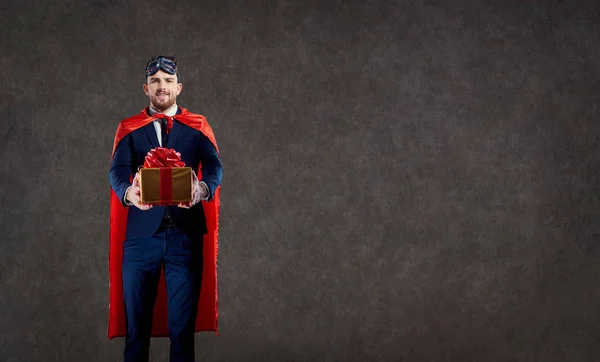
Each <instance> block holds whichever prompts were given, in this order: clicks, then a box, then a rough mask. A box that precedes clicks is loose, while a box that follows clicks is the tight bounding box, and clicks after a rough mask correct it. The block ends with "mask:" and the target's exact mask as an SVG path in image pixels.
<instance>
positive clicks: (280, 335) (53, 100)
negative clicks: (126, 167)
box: [0, 0, 600, 362]
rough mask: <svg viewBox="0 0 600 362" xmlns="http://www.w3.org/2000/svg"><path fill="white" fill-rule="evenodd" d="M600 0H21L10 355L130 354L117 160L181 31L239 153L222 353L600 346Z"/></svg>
mask: <svg viewBox="0 0 600 362" xmlns="http://www.w3.org/2000/svg"><path fill="white" fill-rule="evenodd" d="M599 8H600V6H599V5H598V3H597V2H594V1H587V2H586V1H542V2H539V1H516V0H514V1H438V2H435V1H383V0H378V1H376V0H371V1H323V0H321V1H319V0H312V1H308V0H303V1H300V0H298V1H292V0H286V1H266V0H265V1H225V0H210V1H173V2H167V1H156V0H147V1H141V0H129V1H121V2H119V1H75V0H72V1H61V2H46V1H41V0H37V1H36V0H18V1H3V2H2V6H1V15H0V31H1V36H0V39H1V45H2V47H1V51H0V69H1V70H0V77H1V78H0V81H1V82H0V102H1V105H0V106H1V112H0V113H1V114H2V127H1V131H0V132H1V136H2V141H1V142H0V150H1V154H0V173H1V181H2V184H1V187H0V202H1V205H2V207H1V208H0V222H1V224H2V231H3V237H2V238H1V242H0V255H1V259H0V283H1V284H0V285H1V288H0V309H1V310H2V311H3V313H2V316H1V317H0V329H1V331H2V332H1V334H0V361H6V362H17V361H19V362H21V361H45V362H50V361H118V360H120V358H121V355H122V348H123V339H121V338H120V339H115V340H112V341H109V340H108V339H107V337H106V326H107V311H108V270H107V263H108V200H109V192H110V189H109V183H108V168H109V165H110V155H111V148H112V142H113V137H114V133H115V130H116V127H117V124H118V122H119V120H121V119H123V118H125V117H128V116H131V115H133V114H136V113H137V112H139V111H140V110H141V109H142V108H143V107H144V106H145V105H146V103H147V98H146V96H145V95H144V93H143V92H142V82H143V81H144V75H143V68H144V66H145V64H146V61H147V60H148V59H149V58H151V57H152V56H153V55H156V54H162V53H167V54H174V55H176V56H177V57H178V60H179V64H180V67H181V70H182V76H183V79H182V81H183V84H184V89H183V93H182V94H181V96H180V97H179V104H180V105H182V106H184V107H186V108H188V109H190V110H192V111H194V112H197V113H202V114H204V115H205V116H206V117H207V118H208V120H209V122H210V123H211V125H212V126H213V129H214V131H215V134H216V136H217V140H218V142H219V146H220V149H221V154H222V162H223V165H224V179H223V184H222V199H223V205H222V214H221V217H222V219H221V234H220V235H221V238H220V254H219V288H220V295H219V297H220V333H221V335H220V336H216V335H215V334H214V333H209V332H206V333H200V334H198V335H197V339H196V340H197V356H198V360H199V361H260V362H264V361H461V362H463V361H544V362H550V361H569V362H575V361H597V360H598V352H600V347H598V346H599V345H600V327H599V325H600V310H599V308H600V283H599V277H600V247H599V246H598V241H599V239H600V238H599V230H598V229H599V225H600V221H599V220H598V217H599V216H600V211H599V206H600V198H599V195H600V193H599V191H598V176H599V171H598V170H599V168H598V165H599V161H600V150H599V147H598V142H599V140H600V137H599V135H600V126H599V125H598V113H599V112H598V111H599V99H600V81H599V79H600V60H599V55H600V45H599V44H600V28H599V24H600V16H599ZM151 353H152V361H166V360H167V357H168V340H167V339H157V340H155V341H154V342H153V345H152V348H151Z"/></svg>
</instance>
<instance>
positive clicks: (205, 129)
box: [108, 108, 221, 339]
mask: <svg viewBox="0 0 600 362" xmlns="http://www.w3.org/2000/svg"><path fill="white" fill-rule="evenodd" d="M174 118H175V119H176V120H178V121H180V122H181V123H183V124H185V125H187V126H190V127H192V128H194V129H197V130H198V131H200V132H202V133H203V134H204V135H205V136H206V137H208V139H209V140H210V141H211V142H212V144H213V145H214V146H215V148H216V149H217V153H218V152H219V149H218V148H217V142H216V140H215V136H214V134H213V131H212V129H211V128H210V126H209V124H208V122H207V121H206V118H204V117H203V116H201V115H198V114H193V113H190V112H188V110H187V109H185V108H181V114H177V115H175V116H174ZM152 120H154V118H153V117H151V116H149V115H148V114H147V113H146V111H145V110H143V111H142V112H141V113H139V114H138V115H136V116H133V117H131V118H127V119H125V120H123V121H121V123H120V124H119V127H118V128H117V133H116V135H115V141H114V144H113V151H112V156H114V153H115V149H116V148H117V145H118V144H119V142H120V141H121V140H122V139H123V137H125V136H126V135H127V134H129V133H130V132H132V131H134V130H136V129H138V128H140V127H143V126H145V125H147V124H148V123H150V122H152ZM112 156H111V157H112ZM198 178H199V179H201V178H202V173H201V168H200V167H199V168H198ZM220 193H221V187H220V186H219V187H218V188H217V189H216V190H215V193H214V195H213V199H212V200H211V201H210V202H205V201H202V206H203V207H204V215H205V217H206V226H207V228H208V233H207V234H206V235H204V268H203V273H202V290H201V292H200V300H199V302H198V317H197V318H196V329H195V331H196V332H200V331H215V332H216V333H217V335H218V328H217V319H218V306H217V253H218V229H219V209H220V205H221V202H220ZM127 211H128V209H127V208H126V207H124V206H123V204H122V203H121V201H120V200H119V198H118V197H117V194H116V193H115V191H114V190H112V188H111V198H110V246H109V253H108V273H109V294H110V295H109V306H108V338H109V339H113V338H115V337H124V336H125V330H126V329H125V307H124V304H123V279H122V274H121V270H122V269H121V267H122V262H123V242H124V241H125V228H126V226H127ZM167 311H168V309H167V291H166V285H165V279H164V271H163V273H161V277H160V282H159V285H158V292H157V296H156V304H155V306H154V319H153V324H152V337H166V336H168V335H169V328H168V324H167V321H168V316H167Z"/></svg>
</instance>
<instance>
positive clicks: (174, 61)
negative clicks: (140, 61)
mask: <svg viewBox="0 0 600 362" xmlns="http://www.w3.org/2000/svg"><path fill="white" fill-rule="evenodd" d="M160 58H164V59H169V60H170V61H172V62H173V63H175V66H177V58H175V57H174V56H172V55H157V56H155V57H152V59H150V60H149V61H148V63H146V69H148V66H149V65H150V63H152V62H153V61H155V60H157V59H160ZM147 80H148V77H147V76H146V81H147ZM177 83H181V75H180V74H179V67H177Z"/></svg>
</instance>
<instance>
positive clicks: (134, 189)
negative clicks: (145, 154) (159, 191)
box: [125, 172, 152, 210]
mask: <svg viewBox="0 0 600 362" xmlns="http://www.w3.org/2000/svg"><path fill="white" fill-rule="evenodd" d="M125 198H126V199H127V201H129V202H131V203H132V204H133V206H135V207H137V208H138V209H140V210H149V209H151V208H152V205H148V204H144V203H142V200H141V195H140V173H139V172H137V173H136V174H135V177H134V178H133V184H132V185H131V187H130V188H129V189H128V190H127V195H126V196H125Z"/></svg>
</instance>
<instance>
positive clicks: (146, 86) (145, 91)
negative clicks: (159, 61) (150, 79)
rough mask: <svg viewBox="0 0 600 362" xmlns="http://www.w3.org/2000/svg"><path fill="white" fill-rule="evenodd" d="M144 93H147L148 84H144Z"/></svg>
mask: <svg viewBox="0 0 600 362" xmlns="http://www.w3.org/2000/svg"><path fill="white" fill-rule="evenodd" d="M144 93H146V95H149V92H148V84H144Z"/></svg>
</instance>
